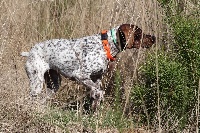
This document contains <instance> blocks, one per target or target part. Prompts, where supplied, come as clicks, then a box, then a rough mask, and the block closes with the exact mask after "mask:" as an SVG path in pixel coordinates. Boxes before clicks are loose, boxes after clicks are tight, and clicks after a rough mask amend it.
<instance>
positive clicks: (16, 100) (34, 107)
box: [0, 0, 168, 132]
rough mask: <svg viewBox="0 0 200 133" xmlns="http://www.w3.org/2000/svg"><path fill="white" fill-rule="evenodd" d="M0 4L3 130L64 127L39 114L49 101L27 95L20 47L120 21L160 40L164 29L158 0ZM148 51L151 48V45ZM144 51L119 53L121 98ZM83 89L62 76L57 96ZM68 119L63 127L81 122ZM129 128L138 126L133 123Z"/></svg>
mask: <svg viewBox="0 0 200 133" xmlns="http://www.w3.org/2000/svg"><path fill="white" fill-rule="evenodd" d="M0 7H1V8H0V25H1V28H0V75H1V76H0V107H1V109H0V114H1V115H0V131H1V132H64V131H66V128H61V127H62V126H60V125H59V124H58V125H56V124H55V122H53V121H45V120H43V119H40V118H43V116H45V115H46V114H48V112H50V111H51V109H52V108H51V103H49V104H43V105H41V104H39V105H38V104H34V103H31V100H30V99H29V81H28V78H27V76H26V73H25V70H24V63H25V61H26V59H25V58H23V57H21V56H20V53H21V52H22V51H29V50H30V48H31V46H33V45H34V44H35V43H36V42H40V41H43V40H47V39H52V38H78V37H82V36H87V35H92V34H95V33H99V32H100V31H101V30H102V29H109V28H112V27H115V26H117V25H120V24H122V23H132V24H135V25H138V26H140V27H141V28H142V29H143V31H144V32H145V33H149V34H154V35H155V36H156V37H157V44H159V43H160V42H162V41H163V40H162V38H163V37H162V36H166V35H167V33H166V32H167V31H168V30H166V29H167V28H166V27H167V26H166V25H165V24H164V22H163V13H162V10H161V8H160V7H159V5H158V3H157V1H156V0H134V1H133V0H116V1H112V0H103V1H102V0H95V1H94V0H66V1H65V0H18V1H13V0H1V1H0ZM165 43H167V42H165ZM157 46H158V47H160V46H159V45H157ZM152 51H153V52H155V48H152ZM143 53H145V51H144V50H139V52H138V50H133V51H128V52H126V53H121V54H120V55H119V57H120V59H121V60H120V61H119V63H118V68H120V69H121V71H120V73H121V74H123V76H124V79H123V82H124V83H123V87H124V90H127V92H125V95H124V96H125V97H124V99H127V98H128V95H129V93H130V92H129V90H130V87H131V86H132V84H133V82H132V80H134V81H136V80H135V79H137V69H138V66H139V64H140V62H141V61H143V60H144V58H145V56H144V54H143ZM109 80H111V78H110V77H108V81H109ZM77 88H78V89H77ZM81 90H82V87H81V86H79V85H78V84H76V83H75V82H71V81H68V80H64V82H63V84H62V87H61V89H60V91H59V92H58V94H57V95H56V98H55V99H56V102H58V103H67V102H68V101H70V100H71V99H76V98H77V97H79V96H80V95H81V94H82V93H83V92H81ZM77 92H78V93H80V95H77ZM54 102H55V101H54ZM126 102H128V101H126ZM75 116H76V115H75ZM77 119H78V116H77ZM52 120H53V118H52ZM61 125H62V124H61ZM69 125H70V124H68V125H66V127H68V129H69V131H70V132H77V131H75V130H74V129H75V128H78V129H79V128H81V129H82V127H83V123H81V122H79V123H75V124H71V126H69ZM73 126H75V127H73ZM96 126H97V127H96V129H97V130H95V131H99V132H119V131H118V130H117V129H115V128H114V129H112V128H108V129H106V127H105V129H103V128H102V129H99V128H98V124H97V123H96ZM71 129H72V130H71ZM88 131H89V129H88ZM92 131H94V130H92ZM92 131H91V132H92ZM95 131H94V132H95ZM129 131H130V132H133V131H134V132H137V131H136V130H135V129H134V130H132V129H130V130H129V129H128V130H127V132H129ZM141 131H142V132H143V130H142V129H141ZM81 132H82V131H81ZM124 132H125V131H124ZM144 132H145V131H144Z"/></svg>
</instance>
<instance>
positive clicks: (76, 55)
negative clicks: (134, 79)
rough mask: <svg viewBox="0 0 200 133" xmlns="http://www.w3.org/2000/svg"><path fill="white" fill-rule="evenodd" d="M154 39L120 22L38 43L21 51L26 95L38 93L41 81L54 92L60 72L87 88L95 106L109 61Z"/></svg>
mask: <svg viewBox="0 0 200 133" xmlns="http://www.w3.org/2000/svg"><path fill="white" fill-rule="evenodd" d="M155 40H156V39H155V36H152V35H146V34H144V33H143V32H142V30H141V29H140V28H138V27H137V26H134V25H131V24H123V25H120V26H118V27H116V28H113V29H111V30H109V31H103V32H102V33H101V34H96V35H92V36H86V37H83V38H79V39H71V40H67V39H53V40H48V41H45V42H41V43H38V44H36V45H35V46H34V47H33V48H32V49H31V50H30V52H22V54H21V55H22V56H27V57H28V59H27V62H26V65H25V68H26V72H27V75H28V77H29V79H30V89H31V91H30V94H31V95H32V96H36V95H37V94H39V93H40V92H41V90H42V88H43V83H44V82H45V83H46V84H47V87H48V88H50V89H52V90H54V91H57V90H58V88H59V86H60V83H61V76H60V74H61V75H63V76H64V77H68V78H70V79H75V80H77V81H79V82H80V83H82V84H84V85H85V86H86V87H88V88H90V90H91V91H90V96H91V97H92V98H93V99H94V102H93V104H92V107H93V108H94V109H95V108H96V106H97V105H99V103H100V101H101V100H102V99H103V91H102V90H101V89H100V82H101V77H102V74H103V73H105V72H106V70H107V66H108V63H109V61H110V60H111V61H112V60H114V57H115V56H116V55H117V54H118V53H119V52H121V51H122V50H124V49H126V48H128V49H130V48H140V47H142V48H149V47H151V46H152V45H153V44H154V43H155Z"/></svg>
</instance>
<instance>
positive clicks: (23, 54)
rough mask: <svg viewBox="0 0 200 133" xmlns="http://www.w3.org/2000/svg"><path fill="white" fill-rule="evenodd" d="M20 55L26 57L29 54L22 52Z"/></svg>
mask: <svg viewBox="0 0 200 133" xmlns="http://www.w3.org/2000/svg"><path fill="white" fill-rule="evenodd" d="M21 56H24V57H27V56H29V52H22V53H21Z"/></svg>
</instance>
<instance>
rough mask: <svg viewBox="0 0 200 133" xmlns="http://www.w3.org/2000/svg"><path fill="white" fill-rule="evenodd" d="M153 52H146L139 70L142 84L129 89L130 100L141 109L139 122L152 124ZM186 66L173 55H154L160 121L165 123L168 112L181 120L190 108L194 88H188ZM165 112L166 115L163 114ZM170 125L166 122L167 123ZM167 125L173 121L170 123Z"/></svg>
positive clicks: (154, 109)
mask: <svg viewBox="0 0 200 133" xmlns="http://www.w3.org/2000/svg"><path fill="white" fill-rule="evenodd" d="M155 58H156V56H155V55H150V56H149V59H148V60H147V62H146V63H145V64H144V65H143V67H142V69H141V73H142V75H143V76H142V83H141V84H140V85H139V86H137V87H136V88H134V89H133V91H132V102H133V103H134V105H137V106H138V107H140V108H141V107H142V108H141V109H142V110H141V112H142V113H141V118H142V121H143V122H145V121H149V122H150V124H152V122H153V120H154V118H155V116H156V113H157V111H158V110H157V101H158V95H157V76H156V63H155ZM188 73H189V71H188V69H187V68H186V67H185V66H183V65H182V64H181V63H179V62H177V61H176V60H175V58H171V57H170V56H165V55H164V54H163V53H160V54H159V55H158V84H159V91H160V106H161V110H162V111H161V110H159V111H161V112H162V114H163V115H162V122H163V124H164V123H166V122H167V117H170V116H168V114H171V115H174V116H177V117H176V118H174V119H177V120H180V122H184V120H186V119H187V116H188V113H189V112H190V111H191V109H192V108H191V107H194V103H193V101H194V96H195V94H194V90H193V89H192V88H190V86H189V85H190V79H189V77H188ZM166 111H168V114H166ZM168 124H170V123H168ZM171 124H174V123H173V122H172V123H171Z"/></svg>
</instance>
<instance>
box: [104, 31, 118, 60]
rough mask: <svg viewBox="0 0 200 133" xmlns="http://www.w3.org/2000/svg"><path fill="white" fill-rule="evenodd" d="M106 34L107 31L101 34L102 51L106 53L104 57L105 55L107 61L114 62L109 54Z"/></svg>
mask: <svg viewBox="0 0 200 133" xmlns="http://www.w3.org/2000/svg"><path fill="white" fill-rule="evenodd" d="M107 32H108V31H107V30H103V31H102V32H101V40H102V44H103V48H104V51H105V52H106V55H107V59H108V60H110V61H114V60H115V58H114V57H113V56H112V55H111V53H110V45H109V43H108V35H107Z"/></svg>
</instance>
